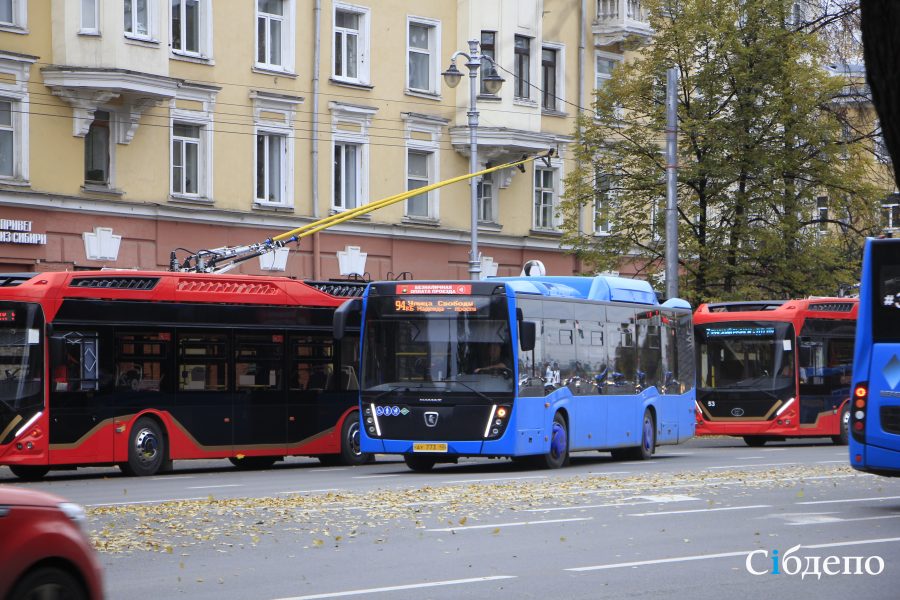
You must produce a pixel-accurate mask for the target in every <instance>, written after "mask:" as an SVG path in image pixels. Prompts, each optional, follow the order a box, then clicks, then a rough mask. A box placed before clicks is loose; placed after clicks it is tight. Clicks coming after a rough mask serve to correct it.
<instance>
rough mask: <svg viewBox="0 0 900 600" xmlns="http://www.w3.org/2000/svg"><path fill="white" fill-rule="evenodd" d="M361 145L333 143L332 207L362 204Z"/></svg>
mask: <svg viewBox="0 0 900 600" xmlns="http://www.w3.org/2000/svg"><path fill="white" fill-rule="evenodd" d="M362 154H363V152H362V146H361V145H360V144H350V143H336V144H335V145H334V204H333V206H334V208H335V209H336V210H345V209H349V208H357V207H358V206H360V205H361V204H362V202H361V201H362Z"/></svg>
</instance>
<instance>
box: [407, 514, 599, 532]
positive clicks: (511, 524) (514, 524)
mask: <svg viewBox="0 0 900 600" xmlns="http://www.w3.org/2000/svg"><path fill="white" fill-rule="evenodd" d="M593 519H594V517H576V518H573V519H547V520H546V521H512V522H509V523H494V524H492V525H467V526H465V527H441V528H440V529H426V530H425V531H435V532H441V531H443V532H447V531H465V530H467V529H499V528H501V527H522V526H523V525H550V524H552V523H572V522H574V521H592V520H593Z"/></svg>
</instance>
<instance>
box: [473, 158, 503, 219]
mask: <svg viewBox="0 0 900 600" xmlns="http://www.w3.org/2000/svg"><path fill="white" fill-rule="evenodd" d="M495 175H497V171H494V172H493V173H488V174H486V175H482V176H481V177H479V178H478V222H479V223H482V224H486V225H497V224H499V222H500V221H499V219H498V218H497V217H498V215H497V210H498V209H497V190H498V189H499V188H498V186H497V178H496V177H495ZM485 177H487V178H488V181H485ZM485 189H487V190H489V191H490V196H489V197H488V200H489V209H490V213H491V215H490V217H491V218H490V219H485V218H484V213H485V210H484V200H485V198H484V191H483V190H485Z"/></svg>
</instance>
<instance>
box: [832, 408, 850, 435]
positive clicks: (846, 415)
mask: <svg viewBox="0 0 900 600" xmlns="http://www.w3.org/2000/svg"><path fill="white" fill-rule="evenodd" d="M840 427H841V432H840V433H839V434H837V435H833V436H831V441H832V442H834V443H835V444H837V445H838V446H846V445H847V444H848V443H850V403H849V402H848V403H847V406H845V407H844V410H842V411H841V423H840Z"/></svg>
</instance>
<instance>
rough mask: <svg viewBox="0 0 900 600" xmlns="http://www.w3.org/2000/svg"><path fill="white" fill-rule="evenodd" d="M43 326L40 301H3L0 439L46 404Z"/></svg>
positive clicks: (0, 317)
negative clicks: (0, 433) (43, 376)
mask: <svg viewBox="0 0 900 600" xmlns="http://www.w3.org/2000/svg"><path fill="white" fill-rule="evenodd" d="M41 329H43V317H42V314H41V311H40V308H39V307H38V306H37V305H34V304H22V303H11V302H3V303H0V432H3V435H2V438H3V439H0V443H6V442H7V441H8V440H7V439H6V438H8V437H10V436H11V435H12V434H14V433H15V431H14V430H15V429H17V427H16V424H20V426H21V424H24V423H25V422H26V421H27V420H28V419H30V418H31V417H32V416H34V414H35V413H37V411H39V410H41V409H42V408H43V406H44V395H43V378H42V376H41V371H42V367H43V354H44V353H43V346H42V345H41V339H42V334H41Z"/></svg>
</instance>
